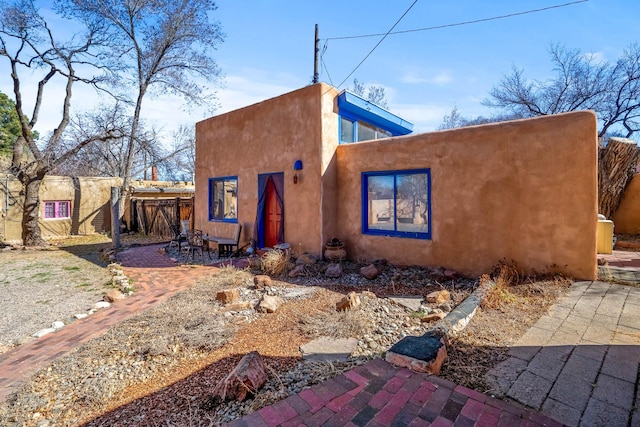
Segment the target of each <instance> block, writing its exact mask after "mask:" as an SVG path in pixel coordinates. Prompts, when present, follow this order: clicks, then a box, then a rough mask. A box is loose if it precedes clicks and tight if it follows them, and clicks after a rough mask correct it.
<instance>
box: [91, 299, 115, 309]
mask: <svg viewBox="0 0 640 427" xmlns="http://www.w3.org/2000/svg"><path fill="white" fill-rule="evenodd" d="M93 307H94V308H96V309H99V308H109V307H111V304H110V303H108V302H107V301H98V302H97V303H95V304H93Z"/></svg>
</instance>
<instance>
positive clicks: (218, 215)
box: [209, 176, 238, 222]
mask: <svg viewBox="0 0 640 427" xmlns="http://www.w3.org/2000/svg"><path fill="white" fill-rule="evenodd" d="M209 220H210V221H229V222H238V177H237V176H232V177H223V178H210V179H209Z"/></svg>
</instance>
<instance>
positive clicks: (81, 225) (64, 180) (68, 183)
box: [0, 175, 122, 242]
mask: <svg viewBox="0 0 640 427" xmlns="http://www.w3.org/2000/svg"><path fill="white" fill-rule="evenodd" d="M2 181H3V185H2V190H1V191H0V195H1V197H2V205H3V206H2V222H1V223H0V224H1V226H2V238H3V239H4V241H6V242H20V241H21V240H22V225H21V224H22V207H23V202H24V192H23V189H22V184H20V182H19V181H18V180H17V179H16V178H14V177H13V176H11V175H8V176H7V175H5V176H3V177H2ZM121 185H122V180H121V179H119V178H102V177H80V178H72V177H67V176H55V175H48V176H45V178H44V180H43V182H42V185H41V186H40V193H39V194H40V208H39V215H40V219H39V222H38V224H39V225H40V229H41V233H42V237H43V238H54V237H64V236H69V235H83V234H84V235H86V234H95V233H103V232H107V231H110V230H111V213H110V212H111V211H110V199H111V187H120V186H121ZM7 189H8V193H7ZM46 201H69V202H70V212H69V218H56V219H45V218H44V211H43V209H44V202H46Z"/></svg>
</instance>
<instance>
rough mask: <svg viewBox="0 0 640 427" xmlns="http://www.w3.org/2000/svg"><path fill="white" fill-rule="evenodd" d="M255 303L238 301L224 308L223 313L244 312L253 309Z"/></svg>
mask: <svg viewBox="0 0 640 427" xmlns="http://www.w3.org/2000/svg"><path fill="white" fill-rule="evenodd" d="M254 305H255V302H254V303H252V302H250V301H239V302H234V303H232V304H227V305H225V306H224V311H244V310H251V309H253V307H254Z"/></svg>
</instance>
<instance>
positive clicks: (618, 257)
mask: <svg viewBox="0 0 640 427" xmlns="http://www.w3.org/2000/svg"><path fill="white" fill-rule="evenodd" d="M598 259H599V260H601V262H602V261H604V262H605V263H606V265H599V266H598V275H599V276H600V278H602V279H610V278H616V279H618V280H621V281H623V282H627V283H635V284H640V252H634V251H619V250H614V251H613V253H612V254H599V255H598Z"/></svg>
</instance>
